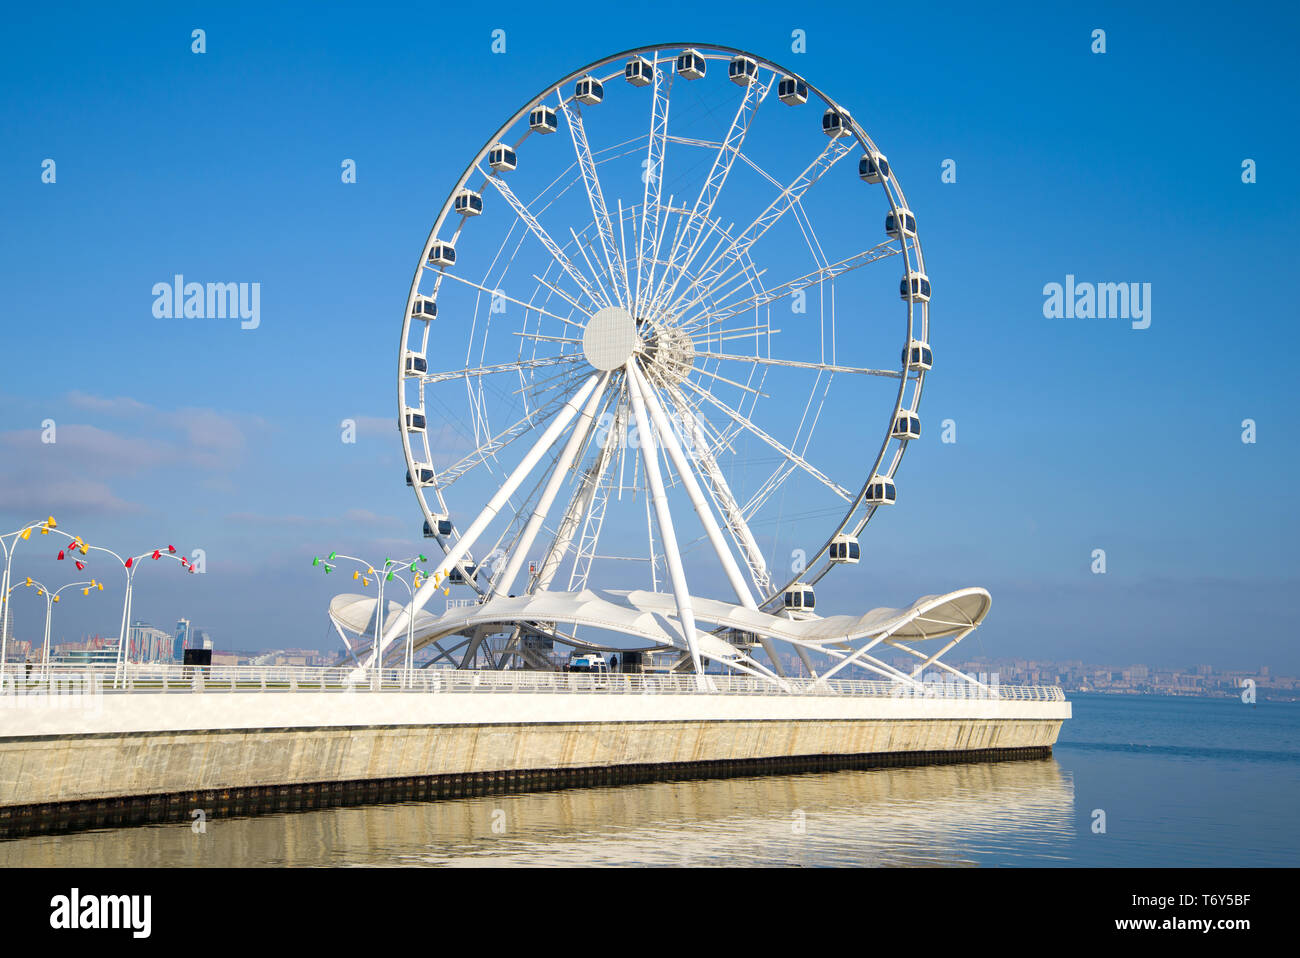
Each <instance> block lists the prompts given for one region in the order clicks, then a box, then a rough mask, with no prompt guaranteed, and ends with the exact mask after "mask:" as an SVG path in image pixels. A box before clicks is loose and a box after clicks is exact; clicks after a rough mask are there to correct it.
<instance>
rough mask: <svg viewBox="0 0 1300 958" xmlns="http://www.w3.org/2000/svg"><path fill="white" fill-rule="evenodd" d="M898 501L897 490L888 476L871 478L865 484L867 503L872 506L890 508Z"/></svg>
mask: <svg viewBox="0 0 1300 958" xmlns="http://www.w3.org/2000/svg"><path fill="white" fill-rule="evenodd" d="M897 501H898V490H897V489H896V488H894V480H893V479H890V478H889V477H888V476H879V475H877V476H872V477H871V482H869V483H867V502H869V503H871V504H872V505H873V506H892V505H893V504H894V503H895V502H897Z"/></svg>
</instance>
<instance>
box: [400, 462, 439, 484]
mask: <svg viewBox="0 0 1300 958" xmlns="http://www.w3.org/2000/svg"><path fill="white" fill-rule="evenodd" d="M432 482H433V466H431V465H429V464H428V463H425V462H417V463H416V464H415V475H414V477H412V475H411V470H410V469H408V470H406V484H407V485H408V486H412V487H414V486H417V485H419V486H427V485H429V484H430V483H432Z"/></svg>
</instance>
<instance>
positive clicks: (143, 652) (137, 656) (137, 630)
mask: <svg viewBox="0 0 1300 958" xmlns="http://www.w3.org/2000/svg"><path fill="white" fill-rule="evenodd" d="M126 634H127V653H128V657H129V659H130V661H132V662H150V663H167V662H172V661H173V656H174V655H175V652H176V640H175V638H173V637H172V636H171V635H169V634H168V633H166V632H164V631H163V630H162V629H155V628H154V627H153V626H152V625H150V624H149V623H147V622H134V623H132V625H131V627H130V628H129V629H128V630H127V633H126Z"/></svg>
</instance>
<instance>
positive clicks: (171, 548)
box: [167, 546, 176, 552]
mask: <svg viewBox="0 0 1300 958" xmlns="http://www.w3.org/2000/svg"><path fill="white" fill-rule="evenodd" d="M167 551H168V552H175V551H176V547H175V546H168V547H167Z"/></svg>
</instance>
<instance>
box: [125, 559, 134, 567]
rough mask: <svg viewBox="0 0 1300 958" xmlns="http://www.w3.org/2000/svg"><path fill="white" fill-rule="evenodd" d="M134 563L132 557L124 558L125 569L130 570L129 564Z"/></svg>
mask: <svg viewBox="0 0 1300 958" xmlns="http://www.w3.org/2000/svg"><path fill="white" fill-rule="evenodd" d="M134 561H135V557H134V556H127V557H126V567H127V568H128V569H129V568H131V563H132V562H134Z"/></svg>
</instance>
